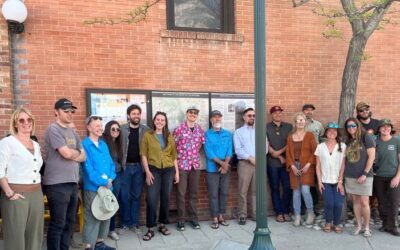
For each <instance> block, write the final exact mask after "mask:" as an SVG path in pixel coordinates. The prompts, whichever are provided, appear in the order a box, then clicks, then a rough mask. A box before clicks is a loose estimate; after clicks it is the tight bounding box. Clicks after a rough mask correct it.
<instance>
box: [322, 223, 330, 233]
mask: <svg viewBox="0 0 400 250" xmlns="http://www.w3.org/2000/svg"><path fill="white" fill-rule="evenodd" d="M322 230H323V231H324V232H325V233H330V232H331V230H332V225H331V223H326V224H325V226H324V228H323V229H322Z"/></svg>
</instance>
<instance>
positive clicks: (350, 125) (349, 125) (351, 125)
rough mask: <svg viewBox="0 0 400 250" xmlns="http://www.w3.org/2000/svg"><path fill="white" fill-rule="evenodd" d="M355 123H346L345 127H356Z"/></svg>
mask: <svg viewBox="0 0 400 250" xmlns="http://www.w3.org/2000/svg"><path fill="white" fill-rule="evenodd" d="M357 127H358V126H357V124H347V125H346V128H357Z"/></svg>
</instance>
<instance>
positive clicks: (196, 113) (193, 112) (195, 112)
mask: <svg viewBox="0 0 400 250" xmlns="http://www.w3.org/2000/svg"><path fill="white" fill-rule="evenodd" d="M188 113H189V114H192V115H198V114H199V112H197V111H193V110H191V111H188Z"/></svg>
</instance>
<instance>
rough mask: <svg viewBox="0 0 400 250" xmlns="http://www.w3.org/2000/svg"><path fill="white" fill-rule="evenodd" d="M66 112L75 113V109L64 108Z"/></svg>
mask: <svg viewBox="0 0 400 250" xmlns="http://www.w3.org/2000/svg"><path fill="white" fill-rule="evenodd" d="M62 111H63V112H64V113H70V114H75V109H62Z"/></svg>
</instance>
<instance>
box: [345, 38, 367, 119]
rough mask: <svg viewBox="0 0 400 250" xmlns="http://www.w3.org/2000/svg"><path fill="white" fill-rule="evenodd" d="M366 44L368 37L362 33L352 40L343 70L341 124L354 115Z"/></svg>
mask: <svg viewBox="0 0 400 250" xmlns="http://www.w3.org/2000/svg"><path fill="white" fill-rule="evenodd" d="M366 44H367V39H365V37H364V36H363V35H362V34H359V35H353V37H352V39H351V41H350V45H349V49H348V52H347V58H346V65H345V66H344V70H343V77H342V92H341V94H340V104H339V105H340V109H339V124H341V125H343V124H344V122H345V121H346V119H347V118H349V117H352V116H353V115H354V106H355V99H356V93H357V81H358V75H359V73H360V69H361V61H362V57H363V53H364V49H365V45H366Z"/></svg>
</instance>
